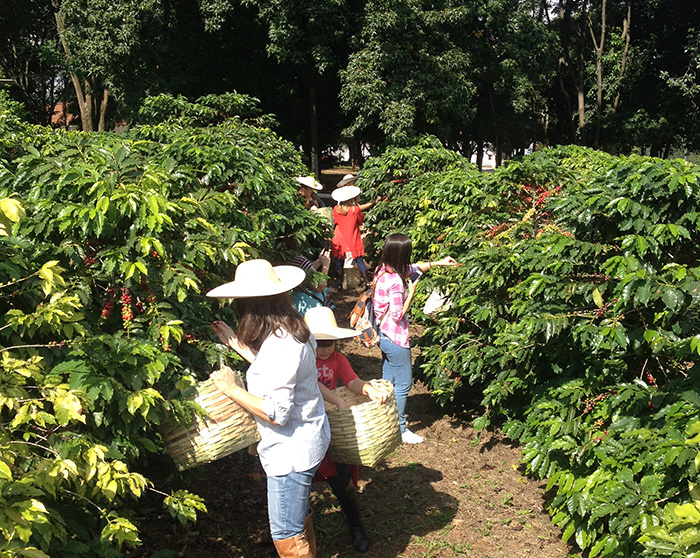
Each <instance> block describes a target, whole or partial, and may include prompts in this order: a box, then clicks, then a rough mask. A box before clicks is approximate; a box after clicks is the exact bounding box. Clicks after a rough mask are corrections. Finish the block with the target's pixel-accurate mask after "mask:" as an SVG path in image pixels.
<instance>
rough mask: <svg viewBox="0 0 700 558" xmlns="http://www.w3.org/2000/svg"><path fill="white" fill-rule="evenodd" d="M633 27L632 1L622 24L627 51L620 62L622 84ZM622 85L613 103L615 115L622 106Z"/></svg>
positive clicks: (624, 51)
mask: <svg viewBox="0 0 700 558" xmlns="http://www.w3.org/2000/svg"><path fill="white" fill-rule="evenodd" d="M631 25H632V0H629V2H628V3H627V17H626V18H625V19H624V20H623V22H622V38H623V39H624V40H625V49H624V50H623V51H622V61H621V62H620V83H621V82H622V76H623V75H624V73H625V67H626V65H627V53H628V52H629V48H630V29H631ZM620 95H621V93H620V85H618V89H617V95H615V101H614V102H613V113H615V112H617V106H618V105H619V104H620Z"/></svg>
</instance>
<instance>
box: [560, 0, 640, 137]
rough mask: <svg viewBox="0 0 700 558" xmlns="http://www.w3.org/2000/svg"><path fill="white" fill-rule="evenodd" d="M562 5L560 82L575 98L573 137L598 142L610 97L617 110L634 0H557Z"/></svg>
mask: <svg viewBox="0 0 700 558" xmlns="http://www.w3.org/2000/svg"><path fill="white" fill-rule="evenodd" d="M557 8H558V9H557V12H556V15H557V17H556V18H555V19H554V25H555V26H556V27H557V29H558V32H559V38H560V53H561V55H560V58H559V61H560V62H559V72H560V75H559V82H560V84H561V88H562V92H563V94H564V96H565V98H566V99H567V105H568V106H569V108H570V110H573V103H572V102H571V98H572V94H571V93H572V92H571V91H570V88H571V89H573V94H574V95H573V96H575V98H576V103H575V111H576V114H577V130H576V132H575V133H572V137H571V138H570V139H571V140H573V139H574V137H577V138H578V141H579V142H581V143H584V144H591V145H593V146H594V147H599V146H600V145H601V129H602V126H603V123H604V122H603V120H604V114H605V105H606V103H610V106H611V111H610V112H611V113H614V112H615V111H617V107H618V105H619V103H620V100H621V95H622V92H621V91H622V90H621V88H620V84H621V81H622V79H623V78H624V74H625V71H626V68H627V59H628V54H629V49H630V38H631V36H632V28H631V24H632V10H633V7H632V0H626V1H615V2H609V1H608V0H558V3H557ZM611 35H615V40H612V38H611ZM591 76H595V77H594V78H593V79H591ZM590 92H592V93H590ZM612 99H614V100H612ZM591 106H592V107H593V108H592V109H591V110H592V111H593V113H594V114H595V126H594V127H593V132H592V133H591V132H589V129H590V128H591V127H590V126H588V122H589V121H590V118H589V117H588V116H587V111H588V108H589V107H591ZM572 124H573V123H572Z"/></svg>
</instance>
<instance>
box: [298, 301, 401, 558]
mask: <svg viewBox="0 0 700 558" xmlns="http://www.w3.org/2000/svg"><path fill="white" fill-rule="evenodd" d="M304 320H305V321H306V323H307V325H308V326H309V329H310V330H311V334H312V335H313V336H314V337H315V338H316V343H317V344H318V349H317V352H316V370H317V371H318V381H319V382H320V383H321V385H322V386H324V388H325V389H323V388H322V389H321V393H322V394H323V398H324V400H325V401H327V402H329V403H333V404H334V405H335V406H336V407H338V408H339V409H347V408H348V404H347V403H346V402H345V400H344V399H343V398H342V397H340V396H338V395H336V394H335V393H334V392H333V390H335V388H336V387H337V385H338V380H340V381H341V382H342V384H343V385H344V386H346V387H347V388H348V389H349V390H350V391H351V392H353V393H356V394H357V395H366V396H367V397H369V398H370V399H371V400H372V401H376V402H378V403H382V404H383V403H385V402H386V400H387V398H388V395H387V394H386V393H385V392H382V391H380V390H378V389H376V388H375V387H374V386H373V385H372V384H371V383H370V382H365V381H364V380H361V379H360V378H359V377H358V376H357V374H355V372H354V371H353V369H352V366H351V365H350V362H349V361H348V359H347V358H346V357H345V356H344V355H343V354H341V353H340V352H338V350H337V346H338V341H339V340H340V339H348V338H350V337H355V336H357V335H359V332H358V331H356V330H354V329H347V328H342V327H338V324H337V322H336V320H335V316H334V314H333V311H332V310H331V309H330V308H326V307H323V306H318V307H316V308H310V309H309V310H307V311H306V314H305V316H304ZM358 472H359V467H358V466H357V465H347V464H345V463H336V462H334V461H333V460H332V459H331V458H330V457H329V456H328V454H326V456H325V457H324V458H323V461H322V462H321V466H320V467H319V469H318V471H317V472H316V476H315V477H314V480H315V481H321V480H325V481H326V482H327V483H328V485H329V486H330V487H331V490H332V492H333V494H334V495H335V497H336V498H337V499H338V502H339V503H340V507H341V509H342V510H343V513H344V514H345V518H346V520H347V522H348V526H349V527H350V533H351V535H352V544H353V546H354V547H355V550H357V551H358V552H367V550H368V549H369V542H370V541H369V537H368V536H367V533H366V532H365V528H364V525H363V524H362V516H361V512H360V504H359V501H358V498H357V490H356V487H357V480H358V476H359V475H358Z"/></svg>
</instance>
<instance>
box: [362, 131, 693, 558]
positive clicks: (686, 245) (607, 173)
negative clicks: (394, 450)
mask: <svg viewBox="0 0 700 558" xmlns="http://www.w3.org/2000/svg"><path fill="white" fill-rule="evenodd" d="M362 175H363V176H364V177H365V178H366V182H365V183H364V184H365V186H367V184H368V183H369V185H371V186H372V187H374V189H376V193H377V194H379V195H387V196H388V197H389V199H390V200H391V201H389V202H388V203H387V204H382V205H380V206H378V207H377V208H376V210H373V212H372V214H371V218H370V219H369V221H370V226H371V227H372V231H373V234H374V238H375V239H380V238H382V237H383V236H384V235H385V234H386V233H387V232H389V231H390V230H394V229H395V228H397V227H398V228H400V229H401V230H403V231H404V232H407V233H408V234H410V235H411V237H412V238H413V239H414V246H415V251H416V252H417V254H416V256H415V259H417V260H431V259H435V258H436V257H438V255H440V254H445V253H450V254H451V255H453V256H454V257H455V258H457V260H458V261H461V262H463V263H464V265H463V266H461V267H460V268H458V269H457V270H453V271H450V273H444V274H443V275H442V276H433V277H432V278H429V279H426V280H423V281H421V284H420V286H419V291H420V292H421V293H422V294H423V296H425V295H426V294H427V293H429V292H431V291H432V290H438V291H439V292H441V293H443V294H446V295H447V296H448V299H449V304H448V305H447V308H446V309H444V310H443V311H442V312H440V313H439V314H437V315H435V316H432V317H430V318H429V317H424V318H425V319H426V323H427V325H428V327H427V330H426V332H425V334H424V335H423V336H422V339H421V340H420V342H419V344H420V346H421V349H422V350H421V357H420V359H421V360H420V363H419V366H420V367H421V369H422V373H423V374H424V375H425V378H426V379H427V381H428V382H429V385H430V387H431V388H432V390H433V392H434V394H435V395H436V396H437V397H438V399H439V400H440V401H441V402H442V403H443V404H460V403H464V402H466V401H469V400H471V399H474V397H475V395H476V396H477V397H480V398H481V399H482V400H481V404H482V406H483V407H482V413H481V416H480V418H478V419H477V420H476V421H475V427H477V428H485V427H488V426H489V425H495V426H502V427H503V430H504V432H505V433H506V434H507V435H508V436H509V437H511V438H513V439H515V440H519V441H520V442H522V444H523V446H524V452H523V455H524V459H525V463H526V465H527V469H528V471H529V472H530V473H531V474H532V475H534V476H535V477H536V478H540V479H548V483H547V487H548V489H554V492H555V496H554V497H553V499H552V500H551V501H550V502H549V503H548V506H549V511H550V513H551V515H552V520H553V522H554V523H555V524H557V525H559V526H561V527H562V529H563V533H564V538H565V539H566V540H569V539H572V540H574V541H575V542H576V544H577V545H578V546H579V547H580V548H581V549H583V550H585V551H586V552H587V554H588V555H589V556H598V555H602V556H693V555H696V554H695V553H696V552H698V550H700V531H698V525H700V490H699V489H698V487H697V486H696V484H695V482H696V479H697V475H698V466H699V465H700V453H699V452H698V449H699V445H698V444H700V435H699V434H700V391H699V389H700V388H699V384H698V370H697V369H695V368H694V364H695V363H696V362H697V360H698V354H699V351H700V323H699V321H698V319H699V315H698V310H699V304H700V268H698V256H699V255H700V248H699V246H698V223H699V220H700V167H697V166H694V165H691V164H689V163H687V162H685V161H682V160H675V161H666V160H658V159H651V158H644V157H626V158H618V157H613V156H610V155H607V154H604V153H600V152H595V151H592V150H587V149H584V148H574V147H570V148H560V149H547V150H544V151H542V152H538V153H535V154H534V155H532V156H530V157H527V158H525V159H524V160H522V161H520V162H513V163H511V164H509V165H507V166H506V167H502V168H499V169H498V170H497V171H496V172H495V173H494V174H492V175H484V174H480V173H477V172H475V170H474V169H473V167H471V166H470V165H468V164H466V163H465V162H464V161H463V160H461V159H460V158H459V157H456V156H455V155H454V154H453V153H451V152H447V151H445V150H443V149H441V147H440V146H439V144H435V143H434V142H432V141H430V140H427V141H426V142H425V143H424V144H423V145H420V146H416V147H413V148H408V149H390V150H388V151H387V152H386V153H385V154H384V155H383V156H382V157H381V158H380V159H375V160H372V161H370V162H369V163H368V165H367V166H366V167H365V168H364V169H363V172H362ZM373 194H374V192H373V193H372V195H373ZM413 208H418V210H417V211H414V210H413Z"/></svg>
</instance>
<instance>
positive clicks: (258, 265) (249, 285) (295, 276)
mask: <svg viewBox="0 0 700 558" xmlns="http://www.w3.org/2000/svg"><path fill="white" fill-rule="evenodd" d="M304 279H306V272H305V271H304V270H303V269H300V268H298V267H294V266H293V265H278V266H275V267H272V264H270V262H268V261H267V260H248V261H247V262H243V263H242V264H240V265H239V266H238V267H237V268H236V275H235V276H234V278H233V281H231V282H230V283H224V284H223V285H219V286H218V287H216V288H215V289H212V290H211V291H209V292H208V293H207V296H209V297H212V298H251V297H256V296H272V295H277V294H281V293H286V292H287V291H291V290H292V289H293V288H294V287H298V286H299V285H301V283H302V282H303V281H304Z"/></svg>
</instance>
